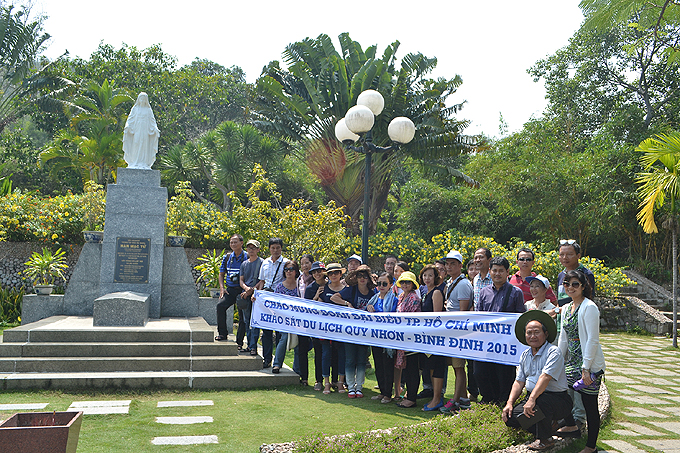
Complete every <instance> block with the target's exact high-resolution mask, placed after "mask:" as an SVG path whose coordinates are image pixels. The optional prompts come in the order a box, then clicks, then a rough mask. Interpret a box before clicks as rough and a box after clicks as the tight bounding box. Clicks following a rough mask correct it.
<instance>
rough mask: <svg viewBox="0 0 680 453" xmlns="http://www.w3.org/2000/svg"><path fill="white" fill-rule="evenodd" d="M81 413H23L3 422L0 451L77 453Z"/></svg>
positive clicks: (81, 419) (0, 428)
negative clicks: (8, 448) (6, 448)
mask: <svg viewBox="0 0 680 453" xmlns="http://www.w3.org/2000/svg"><path fill="white" fill-rule="evenodd" d="M82 421H83V413H82V412H24V413H18V414H14V415H12V416H11V417H10V418H8V419H7V420H5V421H4V422H2V423H0V450H2V451H10V450H3V448H5V447H10V448H11V449H12V450H13V451H20V452H22V453H57V452H60V453H61V452H64V453H75V451H76V448H78V437H79V436H80V424H81V422H82Z"/></svg>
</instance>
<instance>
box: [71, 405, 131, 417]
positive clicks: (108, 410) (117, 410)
mask: <svg viewBox="0 0 680 453" xmlns="http://www.w3.org/2000/svg"><path fill="white" fill-rule="evenodd" d="M68 410H70V411H71V410H78V411H82V412H83V414H85V415H107V414H128V413H129V412H130V406H107V407H96V406H95V407H81V408H78V409H76V408H74V407H69V408H68Z"/></svg>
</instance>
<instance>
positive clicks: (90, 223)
mask: <svg viewBox="0 0 680 453" xmlns="http://www.w3.org/2000/svg"><path fill="white" fill-rule="evenodd" d="M80 206H81V207H82V208H83V222H84V223H85V230H83V237H84V238H85V242H92V243H95V244H99V243H100V242H102V239H103V238H104V215H105V213H106V193H105V192H104V186H102V185H101V184H97V183H96V182H94V181H87V182H86V183H85V192H84V193H83V195H82V196H81V198H80Z"/></svg>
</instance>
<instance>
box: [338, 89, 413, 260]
mask: <svg viewBox="0 0 680 453" xmlns="http://www.w3.org/2000/svg"><path fill="white" fill-rule="evenodd" d="M384 107H385V100H384V99H383V97H382V95H381V94H380V93H378V92H377V91H375V90H366V91H364V92H362V93H361V94H360V95H359V97H358V98H357V105H355V106H354V107H351V108H350V109H349V110H347V113H346V114H345V117H344V118H342V119H341V120H340V121H338V122H337V123H336V125H335V136H336V138H337V139H338V140H340V141H341V142H342V143H343V144H344V145H345V146H347V147H348V148H349V149H352V150H354V151H356V152H358V153H362V154H363V155H364V156H365V158H364V161H365V164H366V170H365V176H364V206H363V214H364V221H363V225H362V227H361V259H362V261H363V262H364V263H366V262H367V261H368V223H369V222H368V220H369V213H370V197H371V187H370V181H371V161H372V155H373V153H377V152H388V151H392V150H395V149H397V148H399V146H400V145H404V144H406V143H409V142H410V141H411V140H413V136H414V135H415V133H416V128H415V125H414V124H413V121H411V120H410V119H408V118H406V117H404V116H400V117H396V118H394V119H393V120H392V121H391V122H390V124H389V126H388V128H387V133H388V135H389V136H390V139H391V140H392V142H393V144H392V146H388V147H382V146H377V145H375V144H374V143H373V134H372V132H371V130H372V129H373V124H374V123H375V117H376V116H378V115H380V113H381V112H382V111H383V108H384ZM357 141H358V144H359V146H352V143H355V142H357Z"/></svg>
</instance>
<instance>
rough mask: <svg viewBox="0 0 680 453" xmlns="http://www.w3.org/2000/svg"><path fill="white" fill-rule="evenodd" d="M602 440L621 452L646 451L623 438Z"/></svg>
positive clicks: (635, 452) (638, 452)
mask: <svg viewBox="0 0 680 453" xmlns="http://www.w3.org/2000/svg"><path fill="white" fill-rule="evenodd" d="M602 442H604V443H605V444H607V445H609V446H611V447H613V448H616V449H617V450H618V451H620V452H621V453H645V451H644V450H640V449H639V448H638V447H636V446H635V445H632V444H629V443H628V442H624V441H623V440H603V441H602Z"/></svg>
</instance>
